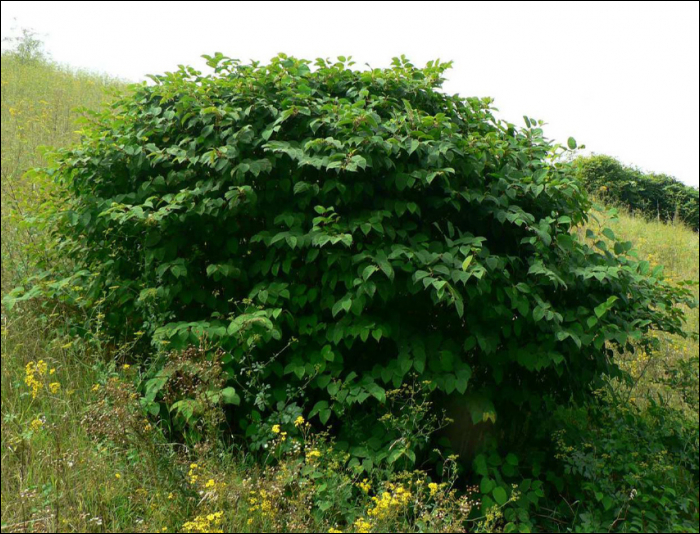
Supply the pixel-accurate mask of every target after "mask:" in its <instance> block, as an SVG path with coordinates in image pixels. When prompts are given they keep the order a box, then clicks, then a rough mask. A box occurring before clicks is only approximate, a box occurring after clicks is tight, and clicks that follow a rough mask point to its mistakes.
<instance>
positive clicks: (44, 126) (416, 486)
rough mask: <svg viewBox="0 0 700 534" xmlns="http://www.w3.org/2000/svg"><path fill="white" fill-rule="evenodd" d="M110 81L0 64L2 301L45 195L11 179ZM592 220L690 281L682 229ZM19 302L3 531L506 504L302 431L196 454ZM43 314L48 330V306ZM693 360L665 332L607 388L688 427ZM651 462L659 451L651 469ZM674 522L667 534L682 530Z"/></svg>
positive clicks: (218, 524) (110, 373)
mask: <svg viewBox="0 0 700 534" xmlns="http://www.w3.org/2000/svg"><path fill="white" fill-rule="evenodd" d="M121 85H122V84H121V83H120V82H118V81H115V80H112V79H110V78H108V77H103V76H96V75H93V74H89V73H80V72H74V71H72V70H70V69H67V68H62V67H59V66H56V65H53V64H50V63H48V62H44V61H33V62H22V61H20V60H19V59H18V58H16V57H14V56H12V55H3V57H2V294H3V296H4V295H5V294H6V292H7V291H8V290H9V289H10V288H12V287H13V286H14V285H15V284H16V283H18V281H19V280H21V278H22V276H23V275H24V274H26V272H27V271H28V270H30V269H31V268H32V264H31V262H30V260H29V256H27V254H26V251H27V248H28V247H29V248H31V247H35V248H40V247H41V246H42V239H43V237H42V235H41V234H40V232H39V231H37V228H36V225H34V224H33V220H32V214H33V213H34V212H35V211H36V210H37V207H38V206H39V205H40V204H41V203H42V202H43V201H44V200H45V199H46V198H47V197H48V195H50V193H51V190H52V188H53V185H52V184H49V183H37V182H35V181H33V180H32V179H31V178H28V177H25V176H24V174H23V172H24V171H25V170H26V169H28V168H30V167H32V166H35V165H39V164H41V163H42V162H43V161H44V160H43V159H42V156H41V155H40V151H39V147H41V146H42V145H56V146H62V145H65V144H68V143H70V142H72V141H74V140H75V139H76V137H77V134H76V130H78V129H79V127H78V126H76V124H75V123H74V120H75V119H76V117H77V116H78V113H76V111H74V108H75V107H76V106H86V107H88V108H95V107H97V106H98V105H100V104H101V103H102V102H105V101H106V100H108V99H109V96H108V94H106V93H105V89H109V88H118V87H120V86H121ZM596 218H597V220H595V219H594V220H592V221H591V223H590V225H589V227H590V228H591V229H593V230H594V231H596V232H598V231H599V225H600V226H610V227H611V228H613V230H614V231H615V232H616V233H617V234H618V235H620V236H624V237H626V238H627V239H629V240H631V241H633V242H634V243H635V246H636V249H637V250H638V253H639V254H640V256H642V257H643V258H645V259H648V261H649V262H650V263H651V264H662V265H664V266H665V268H666V272H667V274H668V275H669V276H670V277H671V278H673V279H677V280H682V279H691V280H698V276H699V273H698V236H697V234H696V233H694V232H693V231H691V230H690V229H688V228H686V227H683V226H673V225H667V224H663V223H658V222H646V221H644V220H642V219H637V218H634V217H631V216H628V215H626V214H624V213H621V214H619V215H618V216H611V214H610V213H601V212H598V213H597V214H596ZM584 230H585V229H582V232H583V231H584ZM33 306H34V305H28V306H24V307H22V308H19V309H17V310H15V311H13V312H12V313H8V312H7V310H5V309H4V308H3V312H2V354H1V356H2V359H1V365H2V369H1V373H2V385H1V387H2V414H1V415H2V421H1V424H2V479H1V482H0V484H1V494H2V517H1V521H2V531H3V532H53V531H66V532H156V531H163V532H173V531H181V532H217V531H219V532H220V531H238V532H249V531H250V532H259V531H278V532H281V531H287V532H306V531H323V532H340V531H341V530H342V531H356V532H370V531H376V532H382V531H431V532H459V531H463V528H464V527H463V524H464V520H465V518H466V517H467V516H470V514H471V518H472V519H471V520H470V521H469V523H468V525H469V531H472V532H493V531H498V530H499V529H500V528H501V525H502V519H503V517H502V512H501V510H506V508H507V506H508V504H510V502H509V503H506V505H504V506H503V507H501V509H500V510H499V511H496V512H493V513H491V514H487V515H485V516H479V514H476V518H475V514H472V511H473V510H476V509H478V505H479V503H478V502H476V500H475V499H474V498H472V497H470V494H471V493H470V492H469V491H467V492H465V491H463V490H465V489H466V488H464V487H462V486H460V484H461V483H458V482H457V479H456V478H454V477H452V476H450V473H446V476H445V477H444V478H443V479H442V482H440V483H439V484H438V483H436V482H433V481H432V480H431V479H429V478H428V475H427V474H425V473H421V472H412V473H402V474H397V475H391V476H389V477H387V478H386V479H385V480H384V481H383V482H382V484H383V486H382V488H378V487H373V486H372V484H373V482H372V481H369V480H365V478H364V477H363V476H360V475H357V474H356V473H355V472H353V471H352V470H351V469H349V468H347V467H346V466H345V464H344V462H343V459H342V458H341V457H340V456H338V455H337V454H336V453H334V452H333V451H332V449H331V448H330V447H329V446H328V438H327V437H326V436H324V435H318V436H309V443H311V445H310V446H308V447H307V449H305V450H303V451H297V452H295V453H294V454H290V455H289V456H288V457H285V458H279V460H280V461H279V463H277V464H276V465H275V466H273V467H266V468H263V467H259V464H257V463H255V462H253V461H252V459H251V458H249V457H247V456H245V455H244V454H242V453H240V452H238V451H235V450H231V449H228V448H225V447H224V446H223V445H222V444H220V443H218V442H217V441H216V440H208V441H206V440H205V441H204V442H203V444H202V445H200V446H198V447H187V446H185V445H183V444H178V443H170V442H169V441H168V439H167V438H166V436H165V435H164V434H163V433H162V432H161V430H160V429H159V428H158V425H157V423H156V422H155V421H154V420H153V419H149V418H147V417H146V415H145V414H144V413H143V411H142V409H141V407H140V404H139V401H138V395H137V393H136V385H137V384H139V381H140V378H141V373H142V372H143V371H142V370H141V369H138V368H135V367H131V366H130V365H129V364H128V361H129V351H130V350H132V348H131V347H129V346H125V347H120V348H116V349H115V348H114V347H111V348H110V350H109V351H107V350H106V349H104V348H103V347H100V346H98V345H95V344H93V345H88V344H85V343H83V342H81V341H80V340H79V339H75V338H67V337H61V336H60V335H57V334H55V333H53V332H55V331H56V330H55V328H49V327H48V325H47V324H45V322H44V321H42V320H41V319H39V314H35V313H33V312H34V309H33ZM689 319H690V320H689V324H688V329H689V330H690V331H693V332H697V331H698V310H693V311H691V312H690V313H689ZM50 320H52V321H54V325H53V326H55V324H56V323H60V321H61V315H60V313H59V312H58V311H56V312H55V314H53V315H51V316H50ZM697 355H698V344H697V342H696V341H692V340H679V339H664V340H663V343H662V349H661V351H659V352H658V353H655V354H646V353H637V354H627V355H621V358H623V359H624V365H625V366H626V367H627V368H628V369H629V370H630V371H631V373H632V375H633V376H634V377H635V378H636V383H635V384H634V385H633V386H632V387H629V386H627V385H622V384H619V392H620V394H621V395H625V396H626V400H625V402H628V403H631V404H634V405H637V406H639V407H640V408H641V409H645V407H646V405H647V403H648V402H649V401H648V399H649V395H648V394H649V393H652V394H653V396H654V397H657V398H660V399H663V402H665V403H668V404H670V405H673V406H676V407H678V408H680V409H681V410H683V411H684V412H685V414H686V417H687V418H689V419H692V418H694V419H695V420H697V400H698V396H697V386H698V384H697V381H698V363H697ZM693 388H694V389H693ZM693 392H694V393H693ZM693 395H694V398H693ZM298 423H299V425H300V426H301V427H302V428H305V426H304V425H305V422H304V421H299V422H298ZM215 424H216V421H213V422H212V425H215ZM278 439H279V440H283V439H284V436H283V435H280V436H279V437H278ZM269 454H274V451H272V450H271V451H270V453H269ZM446 465H447V466H448V467H450V466H451V465H452V464H451V462H450V461H448V462H447V463H446ZM667 467H668V469H672V466H670V467H669V466H666V465H665V464H664V461H663V457H662V456H661V457H660V458H659V462H658V465H657V466H652V469H659V470H663V469H667ZM660 476H661V475H660ZM290 488H291V489H290ZM457 490H462V491H457ZM475 491H476V490H475ZM691 493H692V492H691ZM686 497H687V496H677V499H681V498H686ZM689 497H690V499H691V501H692V498H696V496H693V495H690V496H689ZM664 498H669V499H672V498H673V497H671V496H670V495H669V496H668V497H666V496H664ZM409 502H410V503H411V505H412V510H415V512H414V515H412V516H411V517H409V514H408V513H406V511H405V510H406V504H407V503H409ZM696 502H697V501H696ZM605 506H607V505H606V504H605V502H604V501H602V502H601V504H600V507H605ZM691 508H692V505H691ZM620 512H621V514H622V512H623V510H621V511H620ZM688 513H689V514H691V515H692V513H693V510H692V509H691V510H690V511H689V512H688ZM694 513H695V514H697V508H695V510H694ZM499 514H500V515H499ZM348 517H350V518H353V520H352V521H350V522H349V524H348V520H347V518H348ZM620 517H621V521H620V523H621V524H624V518H622V515H621V516H620ZM696 517H697V515H696ZM549 519H551V521H552V523H550V524H553V525H559V526H558V528H560V529H561V531H566V530H567V529H569V528H571V529H574V531H585V528H586V527H585V523H583V521H585V518H581V519H580V521H581V522H580V523H577V524H575V525H573V524H572V525H569V524H560V523H563V521H560V520H559V519H558V518H557V517H556V515H555V514H554V513H553V512H552V517H551V518H549ZM671 522H672V523H673V520H671ZM677 524H678V529H679V530H678V531H680V532H687V531H692V528H690V529H689V527H688V526H687V523H682V522H681V520H680V519H679V520H678V522H677ZM582 525H584V526H582ZM615 528H618V525H615ZM634 528H636V527H634V526H633V525H630V527H629V529H627V527H624V529H625V531H627V530H629V531H634Z"/></svg>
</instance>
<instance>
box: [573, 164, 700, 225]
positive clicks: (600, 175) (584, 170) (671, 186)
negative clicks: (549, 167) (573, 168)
mask: <svg viewBox="0 0 700 534" xmlns="http://www.w3.org/2000/svg"><path fill="white" fill-rule="evenodd" d="M577 164H578V168H579V173H580V174H579V176H580V177H581V180H582V181H583V183H584V185H585V186H586V188H588V190H589V191H591V192H592V193H593V194H595V195H597V196H599V197H601V198H602V199H604V200H606V201H607V202H613V203H618V204H621V205H623V206H626V207H627V208H628V209H630V210H631V211H633V212H638V213H641V214H643V215H644V217H647V218H648V219H656V218H659V219H661V220H663V221H669V222H670V221H675V220H680V221H682V222H683V223H685V224H687V225H688V226H690V227H691V228H693V229H694V230H695V231H697V230H698V224H699V221H700V215H699V206H700V201H699V200H698V190H697V188H694V187H690V186H687V185H684V184H683V183H681V182H679V181H678V180H677V179H675V178H673V177H672V176H667V175H665V174H645V173H643V172H642V171H640V170H639V169H636V168H633V167H627V166H625V165H623V164H622V163H620V162H619V161H617V160H616V159H615V158H612V157H610V156H590V157H587V158H579V159H578V160H577Z"/></svg>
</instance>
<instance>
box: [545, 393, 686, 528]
mask: <svg viewBox="0 0 700 534" xmlns="http://www.w3.org/2000/svg"><path fill="white" fill-rule="evenodd" d="M649 401H650V402H649V404H648V406H647V407H646V408H639V407H638V406H637V405H636V404H634V403H630V402H620V401H611V400H610V399H608V400H601V402H592V403H590V404H589V405H587V406H585V407H582V408H578V409H562V410H560V411H559V412H558V413H557V414H556V416H555V420H556V425H557V426H558V427H559V428H560V429H561V430H560V431H559V432H558V433H557V441H558V449H559V450H558V454H557V457H558V459H559V460H560V461H561V464H562V466H563V473H562V479H561V485H562V489H564V491H565V492H566V495H567V496H568V499H567V500H568V502H570V503H575V505H574V509H571V508H569V506H568V505H564V504H562V505H561V510H560V512H561V513H562V515H563V516H564V517H566V516H569V515H571V521H573V522H575V523H577V524H578V525H577V527H576V529H575V530H574V532H695V531H697V528H698V452H699V451H698V422H697V420H694V421H693V420H689V419H688V418H687V417H686V416H684V415H683V414H681V413H679V412H678V411H676V410H674V409H672V408H670V407H668V406H666V405H664V404H663V403H659V402H658V401H654V400H653V399H649Z"/></svg>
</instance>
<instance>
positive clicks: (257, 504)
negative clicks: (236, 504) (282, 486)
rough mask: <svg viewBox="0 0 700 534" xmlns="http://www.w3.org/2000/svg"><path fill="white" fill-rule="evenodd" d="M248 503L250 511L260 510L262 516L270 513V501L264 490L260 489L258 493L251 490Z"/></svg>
mask: <svg viewBox="0 0 700 534" xmlns="http://www.w3.org/2000/svg"><path fill="white" fill-rule="evenodd" d="M248 504H250V512H257V511H258V510H260V511H261V512H262V515H263V517H268V516H271V515H272V502H271V501H270V496H269V494H268V493H267V491H265V490H260V494H258V493H257V492H255V491H251V492H250V498H249V499H248Z"/></svg>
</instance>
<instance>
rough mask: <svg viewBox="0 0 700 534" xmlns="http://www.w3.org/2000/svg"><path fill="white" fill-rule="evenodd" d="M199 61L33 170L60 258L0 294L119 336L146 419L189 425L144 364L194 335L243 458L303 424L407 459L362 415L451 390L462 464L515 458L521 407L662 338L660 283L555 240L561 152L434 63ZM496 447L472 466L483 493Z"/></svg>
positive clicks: (604, 245) (559, 395) (496, 491)
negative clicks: (56, 201) (244, 450)
mask: <svg viewBox="0 0 700 534" xmlns="http://www.w3.org/2000/svg"><path fill="white" fill-rule="evenodd" d="M208 64H209V66H211V67H213V69H214V73H213V74H210V75H203V74H202V73H201V72H198V71H196V70H194V69H192V68H189V67H181V68H180V69H179V70H178V71H177V72H173V73H167V74H165V75H160V76H154V77H153V81H154V84H152V85H146V84H143V85H137V86H134V87H132V88H131V89H132V92H131V93H130V95H129V96H125V97H124V98H123V99H121V100H120V101H118V102H117V103H115V104H114V105H113V106H111V108H110V109H108V110H106V111H104V112H99V113H93V114H91V115H90V118H89V121H88V123H87V125H86V127H85V129H84V130H83V132H82V133H83V140H82V142H81V144H80V145H78V146H77V147H75V148H72V149H68V150H62V151H60V152H59V153H58V154H56V155H55V156H54V161H55V163H54V164H53V165H52V166H50V167H48V168H47V169H45V170H44V171H42V172H44V173H46V174H48V175H49V176H51V177H53V178H55V179H56V180H58V181H59V182H60V183H61V184H62V185H63V186H65V187H66V189H67V191H68V192H69V197H68V199H67V200H66V203H65V204H64V205H62V206H61V210H60V211H58V212H56V214H55V217H56V219H55V220H56V226H55V236H56V239H57V240H58V244H57V248H58V250H60V251H61V253H62V254H63V255H64V257H69V258H71V259H72V262H73V263H71V264H70V265H71V268H70V269H67V268H66V267H61V268H53V269H52V270H48V271H47V272H45V273H42V274H41V275H40V276H38V277H36V278H35V279H33V280H29V281H28V283H27V284H26V285H25V289H22V288H20V289H19V290H17V291H15V292H14V293H13V294H12V295H11V296H10V298H9V299H7V301H6V302H7V303H8V305H12V304H13V303H16V302H17V301H21V300H27V299H30V298H33V297H42V298H43V299H45V302H47V303H50V304H51V305H52V306H53V305H54V303H55V302H56V301H57V300H58V301H59V302H61V303H62V304H63V305H64V306H66V307H67V308H69V309H71V308H72V309H84V310H88V311H91V310H92V309H93V308H96V307H99V313H98V310H97V309H95V310H94V311H92V312H91V313H92V316H93V317H97V318H98V319H99V328H100V331H101V332H106V333H108V334H109V335H111V336H112V337H113V338H114V340H115V341H118V342H123V341H129V342H131V341H133V340H142V341H140V342H139V343H140V345H139V344H137V346H140V351H139V352H140V353H142V354H144V355H145V356H144V358H146V359H148V361H149V362H150V363H151V368H152V371H151V380H150V381H149V382H148V383H147V384H146V386H145V389H144V405H145V406H146V407H147V408H148V409H149V410H150V411H151V412H152V413H153V414H154V415H155V414H159V413H160V414H161V415H162V416H163V418H164V419H165V420H166V421H168V422H169V423H170V424H171V426H172V428H174V429H177V430H180V431H185V432H193V431H192V428H193V427H194V426H196V425H194V424H193V423H196V421H197V418H198V415H200V414H201V413H202V412H203V411H204V409H205V408H206V406H205V405H204V404H205V403H204V402H203V401H202V400H201V399H202V397H201V392H200V393H198V395H197V396H195V397H192V398H187V397H185V398H182V397H179V398H177V400H176V401H175V402H174V403H172V404H170V403H168V402H165V400H166V399H165V398H164V397H163V394H162V392H163V391H164V390H165V389H166V388H168V387H169V386H168V384H169V382H170V381H172V380H179V381H181V380H182V369H181V368H180V369H175V368H174V367H173V366H171V365H170V366H169V365H168V363H167V360H168V359H167V357H166V353H167V351H170V350H182V349H185V348H186V347H188V346H191V345H195V346H198V347H204V349H206V350H210V351H211V353H212V354H216V355H217V359H218V358H220V362H221V364H222V365H223V369H224V371H225V377H224V378H225V381H224V383H222V384H221V387H220V389H216V390H212V391H206V392H204V395H205V397H204V398H209V399H212V398H213V399H215V400H216V402H224V403H226V404H227V405H229V406H230V410H229V413H228V424H229V425H230V428H231V430H232V431H233V432H234V433H236V434H240V435H241V436H245V438H246V439H247V441H248V443H249V444H250V446H251V447H252V448H253V449H257V448H261V447H263V446H265V444H266V443H267V442H269V440H270V438H271V437H273V435H274V434H278V433H279V432H282V431H284V432H288V433H290V434H292V433H294V432H295V431H296V430H295V427H294V424H293V423H294V421H295V420H296V419H298V417H300V416H302V415H303V416H304V417H306V418H308V419H309V420H310V421H312V422H313V423H314V424H315V425H324V426H325V425H332V426H333V428H334V432H335V434H336V435H337V440H338V446H339V447H340V448H348V450H349V451H350V453H351V455H352V457H353V458H354V460H353V461H354V462H355V463H356V464H358V465H361V466H362V467H363V468H365V469H368V470H369V469H371V468H372V466H373V465H379V464H388V465H394V466H395V467H397V468H400V467H405V466H410V465H413V464H415V463H416V461H417V460H418V456H417V455H419V454H421V452H422V451H427V450H429V449H427V448H426V447H425V446H426V445H427V442H428V437H427V436H429V432H424V433H423V435H424V436H426V437H425V439H412V438H411V437H410V436H411V434H410V433H405V432H403V433H402V432H401V430H400V429H397V428H395V427H391V426H388V425H387V424H385V422H384V421H382V420H381V418H380V417H379V415H382V414H384V413H385V411H386V409H385V408H384V407H383V405H386V404H388V403H389V400H388V399H387V397H388V393H389V392H391V391H393V390H395V389H399V388H401V387H402V386H404V385H405V384H408V383H416V382H418V383H421V384H423V385H425V386H426V387H427V388H428V389H429V391H431V392H432V399H433V401H432V402H434V403H435V406H434V407H433V409H434V412H433V413H437V412H438V411H439V407H440V406H441V405H443V403H446V402H447V401H446V399H447V398H448V397H452V398H455V397H456V398H458V399H459V401H458V404H459V405H460V406H461V407H463V409H464V410H465V411H466V412H467V413H468V418H469V422H468V424H469V425H478V426H479V428H480V429H482V430H483V429H486V430H490V432H486V435H490V436H491V438H484V439H483V440H482V442H480V443H478V444H477V446H476V451H475V452H478V451H480V450H485V449H486V448H487V442H488V444H491V445H493V442H494V440H495V443H496V444H497V445H498V446H500V447H501V448H502V450H504V451H508V450H509V448H510V447H520V448H521V449H522V448H523V443H524V442H525V441H526V439H525V438H526V437H527V436H528V435H531V434H533V431H532V429H533V428H536V427H537V425H538V422H539V421H541V413H542V411H543V410H551V409H553V408H555V407H556V406H558V405H560V404H562V403H566V402H569V401H570V400H572V399H574V400H575V399H579V400H584V399H586V398H587V397H588V394H589V391H590V388H591V386H593V385H597V384H599V383H600V381H601V376H602V375H603V374H607V375H612V376H621V372H620V370H619V369H618V368H617V366H616V364H615V350H616V349H625V348H631V344H632V343H639V344H641V345H644V344H646V343H650V342H651V337H650V336H648V335H647V334H648V333H649V332H650V331H651V330H661V331H666V332H672V333H678V334H682V333H683V330H682V324H683V313H682V311H681V309H680V307H679V306H680V305H681V304H688V305H691V304H692V303H693V302H692V299H691V293H690V291H689V290H688V289H687V288H686V287H685V286H684V285H683V284H680V285H675V284H674V285H672V284H669V283H667V282H664V280H663V274H662V271H661V269H660V268H659V269H653V270H652V269H651V268H650V266H649V264H648V263H647V262H644V261H639V260H638V259H637V258H636V257H635V255H634V254H633V253H632V251H631V249H632V244H631V243H628V242H621V241H619V240H617V239H616V237H615V235H614V234H613V233H612V231H611V230H609V229H608V230H605V231H604V237H602V236H601V237H600V238H597V236H595V234H593V232H589V237H596V240H595V243H594V244H593V245H591V244H588V242H587V241H584V240H581V239H579V238H578V237H577V236H576V235H575V234H572V233H571V231H572V229H573V228H574V227H576V226H577V225H580V224H582V223H585V222H586V221H587V212H588V209H589V207H590V204H589V201H588V199H587V196H586V194H585V193H584V192H583V191H582V189H581V186H580V182H579V181H578V180H577V177H576V171H575V168H574V166H573V165H572V164H570V163H566V162H563V161H562V159H561V158H560V156H561V155H563V154H565V153H567V152H568V151H570V150H574V149H575V148H576V142H575V141H574V140H573V139H569V141H568V143H567V145H568V146H567V147H562V146H560V145H553V144H551V143H550V142H549V141H548V140H547V139H546V138H545V137H544V135H543V131H542V129H541V127H540V126H541V124H542V123H541V122H540V121H535V120H534V119H530V118H525V127H524V128H519V127H516V126H515V125H514V124H511V123H508V122H504V121H502V120H497V119H496V118H495V117H494V115H493V110H492V108H491V107H490V104H491V100H490V99H488V98H484V99H480V98H463V97H460V96H458V95H447V94H445V93H443V92H442V91H441V90H440V86H441V84H442V82H443V74H444V72H445V70H446V69H447V68H448V67H449V66H450V64H449V63H440V62H430V63H428V65H427V66H426V67H425V68H422V69H419V68H415V67H414V66H413V65H412V64H411V63H410V62H409V61H408V60H406V59H405V58H400V59H398V58H397V59H395V60H394V62H393V65H392V67H391V68H388V69H371V70H366V71H358V70H353V69H351V68H350V67H351V66H352V62H351V61H350V60H349V59H346V58H339V60H338V61H337V62H329V61H326V60H321V59H319V60H317V61H316V63H315V64H313V68H312V64H311V62H309V61H305V60H297V59H294V58H290V57H287V56H285V55H280V56H278V57H276V58H274V59H273V60H272V61H271V62H270V63H269V64H267V65H263V64H260V63H253V64H250V65H243V64H241V63H240V62H238V61H237V60H232V59H228V58H225V57H223V56H222V55H220V54H217V55H216V56H214V57H210V58H208ZM62 265H65V263H64V264H62ZM47 267H48V266H47ZM93 326H94V325H93ZM89 328H90V325H89V324H87V325H86V324H84V323H81V324H77V323H76V325H75V327H74V330H73V331H72V332H70V333H73V334H81V335H84V334H85V333H86V332H87V331H88V330H89ZM148 340H150V341H151V342H152V346H153V349H149V348H148V347H149V346H148V343H147V341H148ZM200 352H201V351H198V352H197V353H200ZM193 380H194V379H193ZM436 417H437V416H436ZM459 424H462V425H465V424H467V422H466V421H464V420H462V421H461V422H460V423H459ZM191 435H194V434H191ZM419 435H421V434H420V432H419ZM496 436H499V439H498V440H496ZM470 452H472V451H470ZM426 454H427V453H426ZM504 457H505V455H504ZM496 458H498V456H496ZM508 458H509V459H510V461H511V462H510V463H509V462H508V461H507V460H506V461H505V464H503V462H501V461H500V460H498V461H497V462H496V463H495V467H498V466H500V465H502V464H503V465H504V467H503V470H501V469H500V468H499V469H497V471H498V473H496V474H495V475H494V474H493V473H492V472H491V471H488V470H490V469H493V468H494V466H491V467H486V466H484V465H483V461H480V462H481V464H480V467H479V466H477V469H480V470H481V471H484V469H486V470H487V471H486V473H487V475H486V478H489V477H490V476H493V478H494V479H495V480H497V481H498V482H499V484H498V485H496V484H494V488H492V490H491V492H490V493H491V494H492V496H493V498H494V500H495V501H496V502H497V503H498V504H502V503H505V502H507V500H508V499H509V493H510V491H511V490H510V486H509V485H508V484H507V483H506V482H505V480H506V479H507V478H508V476H515V475H517V473H518V469H517V468H516V465H517V457H512V456H511V457H508ZM501 473H505V477H502V476H501ZM489 480H491V478H489ZM487 486H488V484H487ZM501 501H502V502H501Z"/></svg>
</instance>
